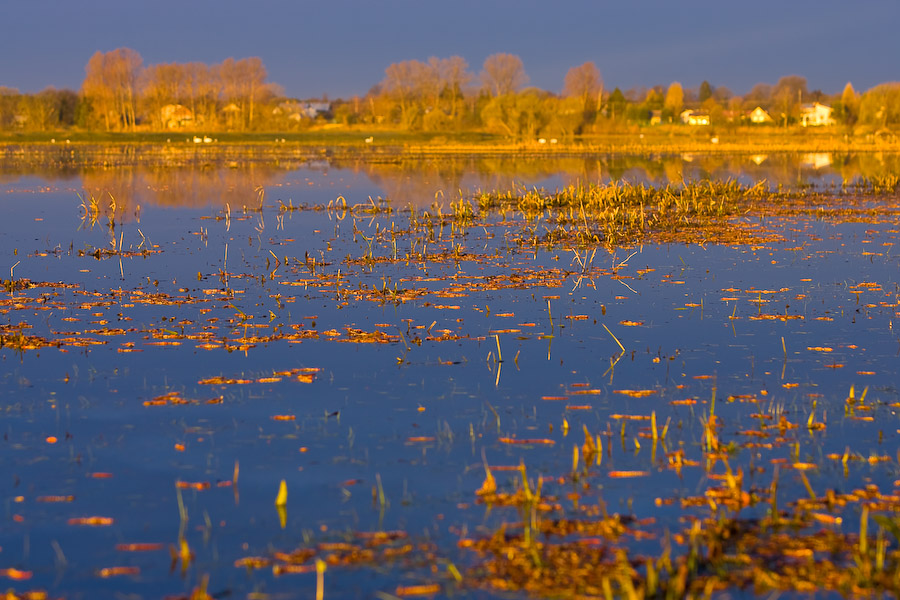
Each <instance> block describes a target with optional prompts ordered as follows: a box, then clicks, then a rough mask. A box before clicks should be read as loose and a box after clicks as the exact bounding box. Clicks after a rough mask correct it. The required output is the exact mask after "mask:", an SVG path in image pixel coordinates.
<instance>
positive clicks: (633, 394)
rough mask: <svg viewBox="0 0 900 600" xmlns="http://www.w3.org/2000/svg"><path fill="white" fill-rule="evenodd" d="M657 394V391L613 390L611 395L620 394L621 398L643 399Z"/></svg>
mask: <svg viewBox="0 0 900 600" xmlns="http://www.w3.org/2000/svg"><path fill="white" fill-rule="evenodd" d="M658 393H659V390H613V394H622V395H623V396H631V397H632V398H644V397H646V396H652V395H653V394H658Z"/></svg>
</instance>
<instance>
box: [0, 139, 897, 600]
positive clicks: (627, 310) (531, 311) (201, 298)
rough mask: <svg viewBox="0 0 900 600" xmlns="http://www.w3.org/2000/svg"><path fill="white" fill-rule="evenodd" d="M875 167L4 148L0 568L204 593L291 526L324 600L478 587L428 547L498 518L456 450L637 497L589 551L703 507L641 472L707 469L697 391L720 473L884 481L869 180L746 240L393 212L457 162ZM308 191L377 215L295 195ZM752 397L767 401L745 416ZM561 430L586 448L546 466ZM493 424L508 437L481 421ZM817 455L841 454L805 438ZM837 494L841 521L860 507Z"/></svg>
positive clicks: (245, 584) (271, 591) (419, 197)
mask: <svg viewBox="0 0 900 600" xmlns="http://www.w3.org/2000/svg"><path fill="white" fill-rule="evenodd" d="M896 170H897V157H895V156H881V155H875V154H864V155H856V156H837V155H833V154H822V155H800V156H793V155H769V156H754V157H750V156H745V157H736V156H714V155H710V156H672V157H669V156H666V157H629V156H590V157H583V156H582V157H573V156H568V157H554V158H540V157H531V158H527V159H522V158H519V159H513V158H511V157H485V156H481V157H443V158H433V159H422V160H412V159H400V158H391V159H388V158H385V157H377V158H371V159H368V160H367V159H366V158H365V157H356V158H353V157H344V158H329V157H319V158H316V159H315V160H298V161H294V162H290V163H288V162H282V163H279V164H274V163H271V162H265V161H260V162H258V163H250V164H218V163H217V162H215V161H210V162H206V163H203V164H190V165H188V166H175V167H171V166H170V167H167V166H161V165H155V166H153V165H151V166H145V167H139V166H135V165H122V164H116V165H114V166H109V167H106V168H104V167H102V166H96V165H94V166H90V167H85V168H78V167H71V166H65V165H63V166H62V167H58V168H56V169H54V167H53V165H49V166H47V165H42V166H37V167H36V166H34V165H32V166H30V167H29V166H28V164H25V163H23V162H22V161H16V160H13V159H12V158H10V157H9V156H7V157H6V166H5V168H0V191H2V194H0V203H2V205H0V206H2V208H0V210H2V215H3V226H2V229H0V252H2V256H4V257H5V259H6V260H5V263H3V264H0V269H2V270H3V277H2V279H7V278H8V277H10V276H11V278H13V279H20V278H27V279H28V280H30V281H31V282H33V283H38V284H39V285H38V286H37V287H32V288H30V289H21V290H12V291H6V292H3V293H2V294H0V312H2V321H0V334H2V336H3V338H2V339H3V343H4V347H3V348H2V349H0V359H2V362H3V371H2V378H0V407H2V414H3V439H2V442H0V461H2V464H3V465H4V466H3V473H4V477H3V480H2V484H0V486H2V488H0V489H2V498H3V502H4V504H3V509H4V515H3V519H4V525H3V526H2V527H0V548H2V551H0V574H2V575H5V576H6V579H7V581H4V582H3V584H4V585H6V586H7V587H9V588H12V589H14V590H33V589H44V590H48V591H49V593H50V596H51V597H64V598H124V597H129V598H131V597H134V598H138V597H140V598H162V597H187V596H189V595H190V594H191V591H192V590H195V589H196V588H197V587H198V586H201V585H202V584H201V582H202V581H203V580H204V578H208V591H209V593H210V594H211V595H213V596H214V597H224V596H226V595H230V597H237V598H250V597H253V598H264V597H265V598H307V597H312V596H313V595H314V594H315V591H316V586H317V581H316V574H315V570H314V568H313V569H312V572H306V573H292V574H280V575H277V574H274V573H273V569H272V565H273V564H276V565H277V564H284V561H283V560H282V563H279V559H278V557H279V554H278V553H292V552H295V551H298V550H309V557H307V558H308V560H300V559H298V560H297V562H298V563H300V564H302V565H305V567H304V569H300V570H307V571H308V569H309V568H311V567H310V565H314V558H315V557H319V558H321V559H323V560H325V561H327V562H328V563H329V564H328V567H327V571H326V572H325V573H324V594H325V597H328V598H336V597H360V596H368V597H371V596H372V595H377V594H382V596H381V597H388V596H386V594H387V595H409V594H411V593H415V592H416V588H414V587H411V586H419V585H423V586H424V585H429V586H430V585H435V584H436V585H438V588H437V591H436V592H432V593H431V595H435V594H437V595H440V596H450V595H454V596H455V595H460V594H462V595H474V596H486V595H488V594H490V593H492V592H490V591H484V587H482V586H481V585H480V584H479V585H478V586H477V587H475V582H479V581H482V580H480V579H479V577H478V575H477V571H478V568H479V564H480V563H481V561H483V557H480V556H479V555H478V554H477V553H475V552H473V551H471V550H469V549H467V548H465V547H462V546H464V544H463V545H462V546H461V545H460V543H459V542H460V540H461V539H472V538H477V537H479V536H482V537H484V536H490V535H492V533H493V532H495V531H496V530H497V528H498V527H500V526H501V524H503V523H514V522H517V521H520V520H521V517H520V515H519V514H518V512H517V511H516V510H515V509H514V508H508V507H507V508H504V507H493V508H490V507H487V506H486V505H484V504H482V503H479V501H478V496H477V495H476V490H478V489H479V488H480V487H481V486H482V483H483V482H484V480H485V469H484V464H485V463H487V464H489V465H491V466H492V467H501V468H500V469H498V470H495V471H494V476H495V477H496V478H497V482H498V485H499V486H500V488H501V489H504V490H508V491H512V490H514V489H515V488H516V487H517V481H519V480H520V478H519V476H518V473H517V472H515V471H506V470H503V467H509V468H513V467H518V466H519V465H520V463H521V464H524V465H526V467H527V470H528V474H529V476H530V477H532V478H537V477H543V478H545V483H544V491H543V493H544V494H545V495H548V496H555V497H556V498H557V502H558V503H559V504H560V508H559V509H558V510H559V511H560V512H562V513H578V511H579V509H578V508H576V506H575V503H577V501H575V500H573V498H572V494H573V493H574V492H578V494H580V496H581V497H582V498H583V499H582V500H581V502H582V503H593V504H594V505H597V504H599V503H600V502H602V503H603V505H604V507H605V510H607V511H609V513H619V514H621V515H631V516H634V517H636V518H638V519H644V518H647V517H652V518H653V519H655V521H654V522H653V523H652V524H651V525H648V526H647V527H645V529H646V530H647V531H648V533H649V535H648V539H643V538H640V539H628V540H625V541H622V542H619V544H618V546H620V547H624V548H627V549H628V550H629V551H631V552H638V553H649V554H653V553H658V552H659V548H660V544H661V540H662V539H663V538H664V536H665V532H666V531H671V532H676V531H679V530H681V529H682V528H683V527H684V525H683V523H682V522H681V521H680V520H679V519H680V518H681V517H683V516H684V514H685V513H686V512H689V513H690V512H691V511H693V512H695V513H698V514H699V513H700V512H701V511H702V510H704V509H703V508H702V507H701V508H694V509H688V510H687V511H685V510H684V509H682V508H681V507H679V506H678V504H677V503H676V504H674V505H670V504H668V503H667V500H668V499H684V498H689V497H692V496H695V495H697V494H698V493H699V494H701V495H702V494H703V490H704V489H705V487H706V486H707V485H709V480H710V472H712V473H721V472H722V471H723V466H722V463H720V464H719V465H718V466H717V467H714V468H713V469H712V471H707V469H705V468H703V465H702V464H701V465H698V466H691V465H690V464H688V465H687V466H684V468H683V469H677V470H676V469H673V468H672V464H673V460H676V459H675V458H673V457H678V456H683V457H684V458H685V459H688V460H689V461H691V460H693V461H698V462H700V463H702V461H703V445H704V444H705V443H706V442H705V441H704V425H703V423H704V420H706V419H708V416H709V414H710V411H711V408H712V406H711V404H712V402H713V399H714V398H715V407H714V412H715V415H716V417H717V418H718V419H719V420H720V424H721V427H720V429H719V436H720V438H721V439H722V441H723V443H724V444H732V447H731V449H730V450H731V455H730V458H729V461H730V462H729V464H730V468H732V469H738V468H740V469H742V472H743V477H744V480H745V482H746V486H747V487H752V486H755V487H757V488H760V489H766V488H768V486H769V485H770V483H771V481H772V479H773V471H774V470H775V469H776V468H778V467H779V465H781V466H782V469H783V470H782V471H781V475H780V479H779V482H780V488H779V494H780V497H779V502H780V503H782V504H783V505H785V506H788V505H790V503H791V502H792V501H795V500H796V499H797V498H802V497H806V496H808V490H807V488H806V486H807V484H808V485H809V486H811V488H812V490H814V491H815V493H816V494H818V495H822V494H824V493H825V492H826V490H835V491H836V492H837V493H841V492H850V491H852V490H856V489H861V488H864V487H865V486H866V485H877V486H879V487H880V489H882V490H883V491H884V492H885V493H889V492H890V490H891V489H892V488H893V486H894V485H895V483H894V482H895V479H897V477H898V463H897V458H898V428H900V418H898V416H897V414H896V411H897V406H898V403H900V392H898V388H897V383H896V382H897V380H898V375H900V373H898V371H900V364H898V360H897V357H898V354H900V339H898V335H897V333H896V332H894V330H893V319H894V318H897V317H898V315H900V312H898V310H900V309H898V306H900V304H898V299H900V270H898V262H900V260H898V256H900V255H898V253H897V250H896V249H894V248H893V246H894V245H895V244H896V243H897V236H898V233H900V227H898V224H897V222H896V219H895V218H894V217H893V216H891V213H890V210H892V209H893V207H895V206H896V204H897V198H896V196H895V195H886V196H882V197H878V198H875V199H873V200H872V202H873V204H874V205H878V206H880V207H882V208H885V209H886V210H887V212H886V213H885V212H882V213H879V214H878V215H874V216H871V217H868V218H865V219H858V218H857V219H846V220H843V219H842V220H837V221H836V220H832V219H821V218H816V217H815V216H804V215H794V216H778V217H771V218H767V217H766V216H764V215H763V216H759V215H755V216H748V217H746V219H748V220H751V221H753V222H754V223H758V224H759V225H760V226H761V227H762V228H765V229H766V230H767V231H768V232H769V233H770V234H771V235H772V236H776V237H777V238H778V240H779V241H776V242H767V243H759V244H748V245H736V246H721V245H686V244H671V245H659V244H646V245H643V246H633V247H627V248H619V249H607V248H599V249H597V251H596V253H593V250H584V249H572V248H569V247H566V246H565V245H559V246H555V247H546V246H540V247H528V246H527V245H525V246H523V245H521V244H518V243H517V241H518V240H520V238H521V237H522V234H523V231H524V230H525V229H527V227H528V226H529V224H527V223H525V222H523V221H522V219H520V218H517V217H516V216H515V215H513V216H505V217H501V216H491V215H488V216H484V217H481V218H479V219H477V224H475V225H472V226H469V227H466V228H462V229H460V228H456V227H453V226H452V225H449V224H445V225H444V226H440V225H437V226H435V227H434V228H433V229H432V230H431V232H430V233H429V234H427V235H425V236H424V237H421V236H419V235H412V234H410V233H409V230H410V227H411V225H410V218H411V217H410V213H409V212H408V211H406V210H403V211H400V210H399V209H405V208H406V207H408V206H410V205H412V206H415V207H418V208H420V209H423V208H428V207H430V206H431V205H432V204H433V203H434V202H435V201H437V202H439V203H442V204H443V208H442V209H441V210H446V207H447V205H448V203H449V202H450V201H451V200H454V199H455V198H457V197H458V195H459V191H460V190H462V191H463V195H464V196H467V195H468V194H470V193H471V191H472V190H475V189H496V188H507V187H510V186H515V187H520V186H524V187H534V186H537V187H544V188H548V189H553V188H555V187H559V186H563V185H567V184H570V183H573V182H576V181H588V182H592V181H601V182H606V181H609V180H611V179H612V180H620V179H624V180H631V181H644V182H649V183H655V184H661V183H664V182H666V181H673V182H681V181H682V180H700V179H705V178H717V179H722V178H732V179H738V180H739V181H745V182H748V183H749V182H756V181H759V180H763V179H764V180H766V181H767V185H769V186H770V187H772V189H776V188H778V187H779V186H781V187H782V188H785V189H807V188H809V187H810V186H812V187H813V188H814V189H816V190H819V191H820V192H822V193H824V194H826V195H827V194H836V196H835V199H834V200H832V202H834V203H836V204H837V205H840V201H841V200H840V196H839V195H837V194H839V192H840V189H841V184H842V183H843V182H848V183H849V182H855V181H858V180H859V179H860V178H862V177H873V176H878V175H884V174H886V173H895V172H896ZM79 195H80V197H79ZM338 197H343V198H344V199H345V200H346V202H347V203H348V204H350V205H354V204H364V203H369V202H370V200H369V199H370V198H372V202H374V203H375V204H379V200H378V199H379V198H385V199H388V200H389V201H390V203H391V206H394V207H395V208H396V209H398V210H395V212H394V213H393V214H386V213H379V214H366V213H362V212H358V213H357V214H356V215H353V214H349V213H345V212H342V211H335V210H325V209H321V207H322V206H324V205H327V204H328V203H329V202H332V201H335V200H336V199H337V198H338ZM92 198H93V200H94V201H95V202H96V212H95V213H94V214H93V216H92V215H91V211H92V210H94V209H93V208H92V207H91V199H92ZM111 199H112V200H114V203H115V204H114V206H112V207H111V206H110V203H111ZM82 205H84V206H82ZM283 205H287V206H294V207H298V206H306V207H320V209H317V210H312V209H309V210H296V211H292V210H285V209H284V206H283ZM431 210H432V213H434V209H431ZM86 211H87V213H86ZM873 214H874V213H873ZM392 230H393V231H395V232H397V234H396V235H395V236H394V239H393V241H391V237H390V235H387V234H385V231H387V232H388V234H389V233H390V232H391V231H392ZM7 269H9V273H10V275H7V271H6V270H7ZM619 344H621V348H620V345H619ZM622 348H624V351H623V350H622ZM501 359H502V360H501ZM851 386H852V387H853V389H854V392H853V394H854V402H852V403H848V402H847V398H848V395H850V394H851ZM863 390H866V391H865V393H864V392H863ZM640 391H644V392H645V393H637V392H640ZM863 395H864V397H862V398H861V396H863ZM651 413H655V417H656V420H657V422H658V424H659V427H660V428H662V427H663V425H664V424H665V423H668V430H667V435H666V437H665V440H664V441H663V442H662V443H658V444H655V443H653V442H652V441H651V440H650V439H649V438H648V437H646V435H642V434H647V433H648V431H649V427H650V421H647V420H634V419H632V418H631V417H635V416H637V417H649V416H650V415H651ZM810 414H812V420H811V421H810ZM779 419H784V421H786V422H788V423H790V424H792V425H798V426H797V427H796V428H790V427H783V428H782V430H781V431H778V430H777V429H776V431H775V432H772V433H771V436H770V437H762V436H763V434H759V435H757V434H753V433H748V430H753V429H754V428H757V429H759V428H761V427H762V425H765V423H767V422H769V420H772V421H774V422H776V423H777V422H778V420H779ZM784 421H783V422H784ZM808 422H818V423H823V424H826V427H825V428H823V429H815V428H810V427H807V423H808ZM584 428H586V429H587V431H588V432H590V433H591V434H592V435H599V439H600V440H602V443H603V444H604V448H603V450H602V461H600V463H599V464H596V461H595V462H593V463H592V465H591V468H590V469H587V467H585V466H584V465H582V466H581V467H579V469H581V470H583V471H584V472H583V474H582V475H581V476H580V477H579V478H578V481H579V484H578V486H576V485H575V483H574V482H573V481H571V478H570V474H571V472H572V461H573V459H572V456H573V447H578V448H581V446H582V444H583V442H584V433H583V430H584ZM757 433H759V432H757ZM523 440H536V441H532V442H531V443H527V444H523V443H510V441H514V442H522V441H523ZM766 444H768V447H767V446H766ZM679 451H683V453H682V454H678V452H679ZM845 451H847V454H848V456H850V457H851V460H845V461H844V462H845V463H846V464H847V465H848V467H847V468H845V467H844V464H843V463H842V461H841V460H840V459H838V460H835V459H834V457H833V456H831V457H829V456H830V455H838V456H841V455H844V454H845ZM582 458H583V457H582ZM796 464H811V465H814V467H813V468H810V469H809V470H804V469H799V468H798V469H790V468H789V466H790V465H796ZM610 473H612V474H613V475H612V476H610ZM623 473H633V474H637V475H639V476H628V477H625V476H617V475H621V474H623ZM801 474H802V476H801ZM282 480H283V481H284V482H285V484H286V489H287V492H288V495H287V501H286V503H285V505H284V510H282V511H279V510H278V509H276V505H275V499H276V495H277V494H278V492H279V486H280V482H281V481H282ZM585 483H587V484H589V485H588V486H587V487H579V486H581V485H583V484H585ZM588 488H589V490H590V491H588ZM765 512H766V506H756V507H748V508H745V509H744V511H743V512H742V513H741V516H742V517H745V518H748V519H753V518H759V517H760V516H761V515H764V514H765ZM836 514H841V515H842V516H843V523H844V525H843V526H844V529H845V530H847V531H856V530H857V529H858V527H859V523H860V508H859V506H856V505H848V506H847V507H846V508H845V509H844V512H843V513H836ZM372 532H396V533H395V534H394V535H392V536H386V537H385V538H384V540H386V541H384V543H376V542H380V541H382V540H381V539H380V538H372V537H371V534H372ZM373 540H376V541H373ZM139 544H147V546H139ZM136 545H138V546H136ZM354 549H355V550H354ZM173 552H174V554H173ZM296 556H303V555H302V552H301V553H300V554H298V555H296ZM249 557H260V560H261V561H262V559H265V560H266V561H269V562H266V563H263V562H260V563H259V564H261V565H262V564H264V566H262V567H261V568H250V567H248V564H249V565H252V564H253V561H248V560H247V559H248V558H249ZM455 570H458V571H460V572H462V574H463V578H462V581H461V582H460V581H457V579H456V578H455V577H453V572H454V571H455ZM0 578H2V577H0ZM427 589H430V588H425V590H426V591H427Z"/></svg>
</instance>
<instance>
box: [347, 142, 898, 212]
mask: <svg viewBox="0 0 900 600" xmlns="http://www.w3.org/2000/svg"><path fill="white" fill-rule="evenodd" d="M332 166H339V167H341V168H352V169H354V170H355V171H358V172H359V171H361V172H363V173H365V174H366V176H368V177H369V178H370V179H371V181H372V182H373V183H375V184H376V185H377V186H378V187H380V188H381V189H382V190H384V195H385V197H387V198H389V199H390V200H391V201H392V202H394V203H396V204H398V205H399V206H407V205H410V204H411V205H414V206H419V207H426V206H430V205H431V204H432V203H433V202H434V201H435V198H436V194H437V195H438V196H439V195H440V193H443V199H444V201H445V202H447V201H449V200H452V199H454V198H456V197H457V195H458V190H463V192H466V191H473V190H479V189H483V190H497V189H500V190H506V189H510V188H513V187H521V186H526V187H530V186H534V185H537V186H549V187H553V186H554V185H560V184H561V185H574V184H579V183H586V182H588V183H595V182H609V181H619V180H627V181H630V182H634V183H641V182H646V183H652V184H655V185H664V184H666V183H668V182H672V183H681V182H682V181H690V180H701V179H718V180H721V179H739V180H745V181H753V182H755V181H761V180H765V181H767V182H768V184H769V185H770V186H772V187H775V186H778V185H782V186H785V187H789V188H790V187H796V186H797V185H804V184H808V183H816V182H818V181H829V179H830V178H842V179H844V180H853V179H855V178H858V177H860V176H873V175H883V174H885V173H889V172H893V173H900V155H886V156H882V155H881V154H878V153H863V154H856V155H843V154H831V153H813V154H809V153H807V154H788V153H777V154H771V155H760V154H755V155H750V154H741V155H734V154H715V153H709V154H700V153H695V154H677V155H676V154H667V155H649V156H648V155H637V154H603V155H599V154H598V155H577V156H576V155H569V156H513V155H474V156H441V157H427V158H413V157H403V158H400V157H398V158H396V159H395V160H383V159H381V160H376V161H366V160H365V159H360V160H353V161H349V160H346V159H344V160H342V161H339V162H334V163H332ZM554 180H556V183H555V184H554V183H553V182H554Z"/></svg>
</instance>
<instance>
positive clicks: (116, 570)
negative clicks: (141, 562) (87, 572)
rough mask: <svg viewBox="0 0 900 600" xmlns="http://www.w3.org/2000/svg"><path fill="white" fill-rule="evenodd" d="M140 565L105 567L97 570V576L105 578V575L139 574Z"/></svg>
mask: <svg viewBox="0 0 900 600" xmlns="http://www.w3.org/2000/svg"><path fill="white" fill-rule="evenodd" d="M140 573H141V568H140V567H105V568H103V569H98V570H97V576H98V577H102V578H104V579H106V578H107V577H117V576H119V575H139V574H140Z"/></svg>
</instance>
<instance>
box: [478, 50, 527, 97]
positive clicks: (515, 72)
mask: <svg viewBox="0 0 900 600" xmlns="http://www.w3.org/2000/svg"><path fill="white" fill-rule="evenodd" d="M481 82H482V84H483V86H484V88H485V89H486V90H487V91H488V93H489V94H490V95H491V96H502V95H504V94H511V93H513V92H517V91H519V89H521V87H522V86H523V85H525V84H526V83H528V75H527V74H526V73H525V67H524V66H523V65H522V59H521V58H519V57H518V56H516V55H515V54H505V53H502V52H501V53H499V54H492V55H491V56H488V57H487V58H486V59H485V60H484V65H483V66H482V68H481Z"/></svg>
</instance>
